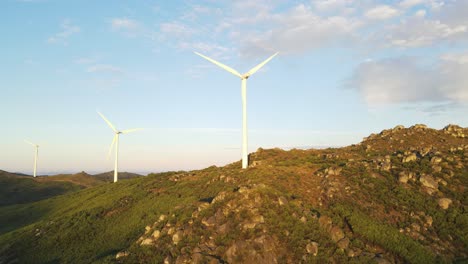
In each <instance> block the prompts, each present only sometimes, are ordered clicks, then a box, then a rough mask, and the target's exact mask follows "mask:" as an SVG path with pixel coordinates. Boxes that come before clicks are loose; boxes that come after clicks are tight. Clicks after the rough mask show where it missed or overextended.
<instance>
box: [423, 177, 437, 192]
mask: <svg viewBox="0 0 468 264" xmlns="http://www.w3.org/2000/svg"><path fill="white" fill-rule="evenodd" d="M419 182H421V184H422V185H423V186H424V187H427V188H431V189H435V190H437V188H439V184H438V183H437V181H436V180H435V179H434V178H433V177H432V176H430V175H427V174H423V175H421V177H419Z"/></svg>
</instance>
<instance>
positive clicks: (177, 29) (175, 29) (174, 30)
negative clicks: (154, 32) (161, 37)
mask: <svg viewBox="0 0 468 264" xmlns="http://www.w3.org/2000/svg"><path fill="white" fill-rule="evenodd" d="M160 30H161V33H163V34H169V35H171V36H174V37H176V38H186V37H190V36H192V35H193V34H195V32H196V31H195V30H194V29H192V28H190V27H188V26H187V25H184V24H182V23H180V22H170V23H162V24H161V25H160Z"/></svg>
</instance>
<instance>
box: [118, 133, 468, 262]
mask: <svg viewBox="0 0 468 264" xmlns="http://www.w3.org/2000/svg"><path fill="white" fill-rule="evenodd" d="M467 149H468V129H466V128H461V127H459V126H456V125H449V126H447V127H445V128H444V129H442V130H435V129H430V128H427V127H426V126H425V125H415V126H412V127H410V128H404V127H403V126H397V127H395V128H394V129H389V130H384V131H382V132H381V133H379V134H373V135H370V136H369V137H367V138H365V139H364V141H363V142H361V143H360V144H357V145H353V146H349V147H346V148H341V149H326V150H292V151H289V152H286V151H282V150H279V149H273V150H263V149H259V150H258V151H257V152H256V153H253V154H251V156H250V159H251V160H252V161H253V162H252V164H251V165H252V166H251V168H250V169H249V171H248V172H246V173H243V172H239V171H237V170H232V169H231V170H222V169H221V170H219V174H217V173H212V174H213V176H212V177H210V178H209V180H208V181H207V182H206V185H211V184H223V185H226V188H225V189H226V190H223V191H221V192H219V193H217V194H216V195H215V196H213V197H206V198H204V199H201V200H200V201H199V204H198V206H197V207H196V208H194V210H193V211H192V212H191V215H190V216H189V217H186V218H184V219H180V218H179V217H178V214H177V213H173V214H172V215H165V214H162V215H161V216H160V217H159V218H158V219H157V221H155V222H153V223H150V224H149V225H148V226H146V227H145V230H144V234H143V235H142V236H141V237H140V238H139V239H138V240H137V241H135V244H137V246H133V247H131V248H130V249H129V250H128V251H124V252H120V253H119V254H118V255H117V258H118V259H122V261H124V260H125V258H126V257H128V258H129V259H131V257H130V256H132V255H133V256H134V257H136V258H137V259H139V258H141V257H143V259H144V258H145V257H146V254H149V255H148V256H152V255H158V256H164V260H163V261H164V262H166V263H193V262H195V263H206V262H210V263H239V262H243V263H299V262H318V263H325V262H337V263H342V262H348V261H357V262H367V261H371V260H374V261H376V262H377V263H400V262H410V263H432V262H439V261H449V262H450V261H454V260H455V259H465V260H466V258H467V253H468V252H467V248H468V244H467V242H468V241H467V231H468V222H467V221H468V216H467V214H466V211H465V210H466V209H467V205H468V204H467V197H466V187H467V180H468V173H467V172H468V171H467V168H466V165H468V157H467V156H466V151H467ZM214 170H215V171H216V169H214ZM200 176H201V175H200ZM200 176H197V175H194V174H192V173H182V174H177V175H174V176H173V177H172V178H170V179H169V180H173V181H177V182H184V181H193V180H195V179H196V178H198V177H200ZM142 232H143V230H142ZM138 247H144V248H145V250H146V251H145V252H148V253H146V254H145V253H143V254H142V253H141V250H140V249H138ZM133 250H135V254H133V253H134V252H133ZM140 254H142V255H140ZM150 258H151V257H150ZM140 260H141V259H140Z"/></svg>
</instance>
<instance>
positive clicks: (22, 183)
mask: <svg viewBox="0 0 468 264" xmlns="http://www.w3.org/2000/svg"><path fill="white" fill-rule="evenodd" d="M140 176H141V175H139V174H135V173H128V172H121V173H119V180H126V179H131V178H135V177H140ZM113 177H114V173H113V172H112V171H111V172H106V173H101V174H96V175H90V174H88V173H86V172H84V171H83V172H80V173H76V174H58V175H52V176H39V177H35V178H34V177H32V176H30V175H26V174H21V173H10V172H7V171H3V170H0V206H4V205H11V204H17V203H30V202H34V201H39V200H42V199H46V198H50V197H53V196H57V195H62V194H65V193H69V192H75V191H78V190H81V189H84V188H89V187H94V186H97V185H100V184H103V183H109V182H112V181H113Z"/></svg>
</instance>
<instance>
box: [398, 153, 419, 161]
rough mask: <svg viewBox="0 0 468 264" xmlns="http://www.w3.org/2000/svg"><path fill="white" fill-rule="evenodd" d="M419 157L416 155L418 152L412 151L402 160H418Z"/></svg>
mask: <svg viewBox="0 0 468 264" xmlns="http://www.w3.org/2000/svg"><path fill="white" fill-rule="evenodd" d="M417 159H418V156H417V155H416V153H411V154H409V155H408V156H405V157H404V158H403V160H402V162H403V163H406V162H411V161H416V160H417Z"/></svg>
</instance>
